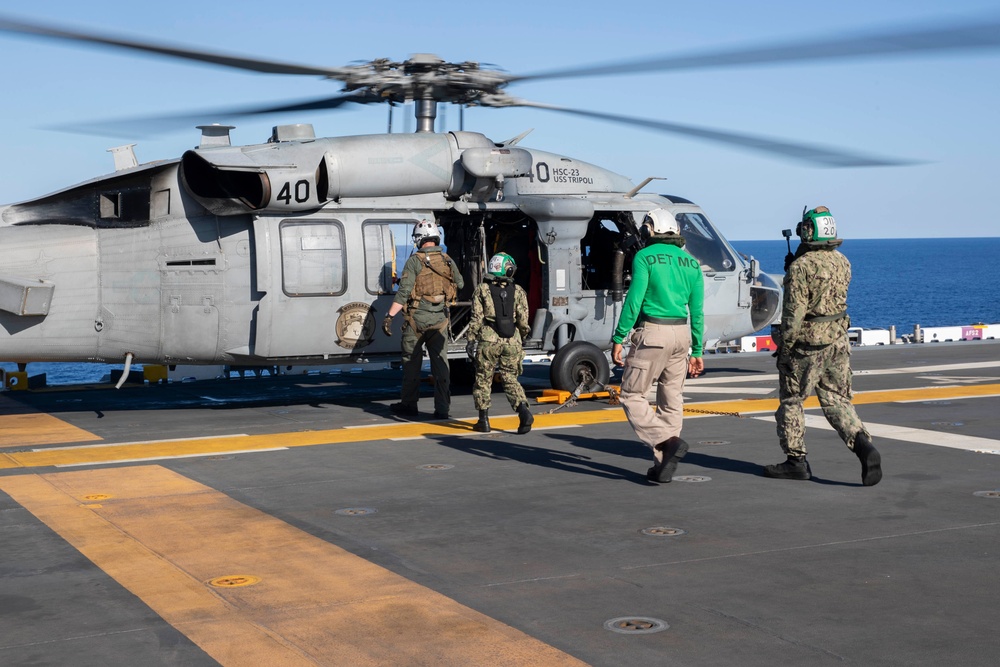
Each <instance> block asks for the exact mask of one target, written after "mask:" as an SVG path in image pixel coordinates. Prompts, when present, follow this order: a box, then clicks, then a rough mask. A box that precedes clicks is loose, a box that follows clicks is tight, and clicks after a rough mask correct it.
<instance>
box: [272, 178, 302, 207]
mask: <svg viewBox="0 0 1000 667" xmlns="http://www.w3.org/2000/svg"><path fill="white" fill-rule="evenodd" d="M275 199H277V200H278V201H283V202H285V205H286V206H288V205H290V204H291V203H292V184H291V183H289V182H287V181H286V182H285V184H284V185H282V186H281V190H279V191H278V196H277V197H275ZM295 201H296V202H297V203H299V204H302V203H304V202H307V201H309V181H306V180H302V181H297V182H296V183H295Z"/></svg>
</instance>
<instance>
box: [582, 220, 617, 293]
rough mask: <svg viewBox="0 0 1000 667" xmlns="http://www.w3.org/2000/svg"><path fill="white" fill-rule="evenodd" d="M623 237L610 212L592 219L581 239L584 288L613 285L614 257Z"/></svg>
mask: <svg viewBox="0 0 1000 667" xmlns="http://www.w3.org/2000/svg"><path fill="white" fill-rule="evenodd" d="M623 238H624V235H623V234H622V232H621V227H620V226H619V225H618V223H617V222H616V221H615V220H614V219H613V218H611V217H610V216H608V214H599V215H596V216H594V218H593V219H591V221H590V225H589V226H588V228H587V234H586V236H584V237H583V239H582V240H581V241H580V254H581V259H582V268H583V288H584V289H586V290H601V289H611V288H612V287H613V276H612V271H611V269H612V266H613V264H614V262H613V257H614V254H615V251H616V250H618V249H619V248H620V247H621V244H622V240H623Z"/></svg>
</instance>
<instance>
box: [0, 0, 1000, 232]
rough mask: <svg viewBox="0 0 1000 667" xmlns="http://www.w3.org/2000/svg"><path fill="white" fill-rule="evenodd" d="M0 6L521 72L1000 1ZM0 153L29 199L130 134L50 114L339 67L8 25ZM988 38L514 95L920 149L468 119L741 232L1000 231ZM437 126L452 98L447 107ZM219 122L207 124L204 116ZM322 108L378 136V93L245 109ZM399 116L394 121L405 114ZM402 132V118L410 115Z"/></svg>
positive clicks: (498, 114) (279, 90)
mask: <svg viewBox="0 0 1000 667" xmlns="http://www.w3.org/2000/svg"><path fill="white" fill-rule="evenodd" d="M0 14H3V15H4V16H5V17H7V18H20V19H24V20H27V21H46V22H54V23H58V24H62V25H66V26H71V27H77V28H80V29H87V30H92V31H102V32H107V33H112V34H118V35H122V36H128V37H130V38H133V39H150V40H156V41H161V42H168V43H174V44H178V45H184V46H189V47H193V48H203V49H211V50H217V51H224V52H231V53H235V54H243V55H253V56H256V57H260V58H268V59H274V60H281V61H286V62H294V63H302V64H311V65H326V66H338V65H344V64H348V63H350V62H352V61H358V60H370V59H374V58H379V57H386V58H391V59H396V60H402V59H405V58H406V57H408V56H409V55H410V54H412V53H419V52H427V53H435V54H437V55H439V56H441V57H442V58H444V59H446V60H452V61H464V60H478V61H480V62H483V63H494V64H496V65H499V66H501V67H503V68H504V69H506V70H507V71H509V72H513V73H518V74H528V73H533V72H538V71H542V70H547V69H552V68H565V67H571V66H574V65H587V64H591V63H599V62H605V61H618V60H626V59H630V58H639V57H643V56H651V55H658V54H689V53H698V52H705V51H715V50H722V49H727V48H731V47H738V46H751V45H756V44H773V43H778V42H784V41H790V40H799V39H803V38H807V37H809V36H811V35H815V36H816V37H817V38H823V37H832V36H838V35H845V34H852V33H856V32H859V31H866V30H877V29H879V28H892V27H898V26H901V25H902V26H913V25H926V24H928V23H933V22H934V21H944V22H949V21H955V20H959V19H968V18H970V17H982V16H987V17H990V18H992V19H993V20H996V19H998V18H1000V12H998V9H997V3H996V0H992V1H974V0H954V1H953V2H949V3H942V2H939V1H930V0H905V1H904V0H882V1H880V2H871V0H865V1H863V2H862V1H857V0H841V1H840V2H827V3H816V2H808V1H806V2H802V1H801V0H800V1H798V2H791V1H781V2H766V1H762V2H743V1H737V0H729V1H712V0H705V1H703V2H699V3H691V2H683V3H681V2H672V1H670V0H657V1H646V0H633V1H632V2H629V3H614V2H592V1H590V0H578V1H576V2H537V0H536V1H534V2H523V1H521V0H513V1H507V2H502V3H493V4H490V3H456V2H433V1H428V2H397V1H396V0H383V1H382V2H365V3H349V2H334V1H331V0H324V1H323V2H315V1H313V0H299V1H298V2H289V3H276V2H273V1H269V2H261V1H258V0H242V1H241V2H224V1H223V2H194V1H192V0H173V1H171V2H165V3H159V2H155V3H141V2H135V0H129V1H127V2H124V1H118V0H110V1H102V2H93V3H81V2H78V1H73V2H70V1H68V0H37V1H35V2H31V3H25V2H20V1H17V0H12V2H9V3H5V7H4V8H3V9H2V10H0ZM0 61H2V62H3V63H4V66H3V69H2V72H3V74H2V80H3V89H4V92H3V95H2V98H0V99H2V103H0V122H2V127H3V132H4V140H3V147H4V159H3V167H2V178H0V202H3V203H12V202H16V201H21V200H24V199H29V198H33V197H36V196H39V195H42V194H45V193H48V192H51V191H54V190H57V189H61V188H63V187H66V186H69V185H72V184H74V183H76V182H80V181H83V180H87V179H89V178H93V177H95V176H98V175H100V174H104V173H108V172H110V171H112V170H113V162H112V158H111V155H110V153H107V152H105V151H106V149H107V148H110V147H112V146H116V145H119V144H125V143H131V141H132V140H133V139H132V138H130V137H128V136H127V135H123V136H122V137H121V138H108V137H95V136H87V135H77V134H68V133H62V132H56V131H52V130H46V129H44V128H45V127H47V126H53V125H60V124H65V123H70V122H74V121H81V122H82V121H92V120H102V119H111V118H118V117H129V116H143V115H150V114H161V113H162V114H166V113H171V112H183V111H186V110H189V109H192V108H196V109H202V108H205V109H211V108H216V107H220V106H229V105H232V106H240V105H244V104H246V105H253V104H258V103H268V102H275V103H277V102H282V101H287V100H300V99H307V98H313V97H320V96H323V95H327V94H329V95H333V94H335V93H336V92H337V91H338V90H339V85H338V84H337V83H335V82H328V81H323V80H320V79H318V78H315V77H309V76H298V77H294V76H278V75H265V74H252V73H244V72H240V71H236V70H229V69H224V68H219V67H213V66H210V65H198V64H194V63H187V62H184V61H174V60H169V59H165V58H156V57H153V56H143V55H138V54H133V53H131V52H127V51H121V50H115V49H101V48H96V47H87V46H82V45H69V44H65V43H60V42H54V41H51V40H43V39H30V38H25V37H14V36H10V35H6V34H0ZM998 81H1000V50H997V51H993V52H971V53H964V52H958V53H950V54H946V55H917V56H908V57H895V58H881V59H865V60H843V61H836V62H824V63H811V62H805V63H798V64H793V65H767V66H752V67H740V68H727V69H711V70H697V71H691V72H684V73H668V74H645V75H633V76H616V77H600V78H597V77H595V78H586V79H568V80H565V81H539V82H534V83H525V84H523V85H517V84H514V85H512V86H511V87H510V88H509V89H508V90H509V92H510V93H511V94H513V95H515V96H518V97H523V98H527V99H530V100H533V101H537V102H544V103H550V104H556V105H562V106H568V107H576V108H586V109H592V110H596V111H603V112H605V113H614V114H622V115H631V116H639V117H648V118H654V119H659V120H665V121H673V122H678V123H685V124H690V125H699V126H705V127H709V128H715V129H722V130H729V131H737V132H744V133H750V134H756V135H763V136H770V137H777V138H782V139H787V140H792V141H799V142H807V143H818V144H824V145H829V146H832V147H839V148H844V149H850V150H854V151H859V152H865V153H870V154H874V155H878V156H885V157H894V158H904V159H913V160H922V161H926V164H921V165H917V166H909V167H894V168H868V169H860V168H853V169H821V168H814V167H808V166H803V165H801V164H799V163H795V162H788V161H783V160H779V159H776V158H771V157H766V156H762V155H758V154H753V153H745V152H741V151H739V150H736V149H731V148H727V147H724V146H719V145H716V144H711V143H704V142H700V141H696V140H692V139H684V138H679V137H676V136H672V135H665V134H658V133H654V132H649V131H643V130H639V129H637V128H630V127H625V126H619V125H612V124H608V123H602V122H599V121H594V120H587V119H583V118H575V117H570V116H563V115H559V114H553V113H551V112H545V111H539V110H532V109H499V110H498V109H471V110H467V111H466V129H469V130H476V131H480V132H483V133H485V134H486V135H487V136H490V137H491V138H493V139H494V140H503V139H507V138H510V137H512V136H515V135H517V134H520V133H521V132H523V131H524V130H527V129H530V128H534V132H532V134H531V135H530V136H529V137H528V138H527V139H526V140H525V141H524V142H523V143H524V145H527V146H530V147H536V148H540V149H545V150H550V151H553V152H556V153H561V154H564V155H568V156H571V157H574V158H577V159H580V160H585V161H588V162H592V163H595V164H599V165H601V166H603V167H606V168H609V169H611V170H613V171H617V172H619V173H621V174H624V175H626V176H628V177H630V178H631V179H633V181H635V182H638V181H640V180H641V179H643V178H644V177H646V176H665V177H667V178H668V181H667V182H666V183H665V184H661V185H659V186H652V187H651V188H649V189H651V190H652V191H657V192H663V193H672V194H679V195H681V196H684V197H687V198H689V199H692V200H694V201H696V202H698V203H699V204H701V205H702V206H703V207H704V208H705V210H706V211H707V212H708V214H709V216H710V217H711V218H712V219H713V220H714V221H715V222H716V223H717V224H718V225H719V226H720V227H721V229H722V230H723V232H724V233H725V234H726V235H727V236H728V237H729V238H730V239H733V240H740V239H767V238H773V239H777V240H780V239H781V235H780V230H781V229H782V228H785V227H789V226H793V225H794V222H795V221H796V220H797V219H798V217H799V215H800V213H801V211H802V207H803V205H809V206H810V207H811V206H816V205H820V204H825V205H827V206H829V207H830V208H831V209H832V211H833V213H834V215H835V216H836V217H837V219H838V222H839V226H840V230H841V235H842V236H845V237H853V238H885V237H910V236H919V237H935V236H938V237H952V236H961V237H968V236H1000V233H998V231H997V225H996V222H995V221H994V211H995V210H996V208H997V201H996V199H997V198H996V194H995V191H996V189H997V187H998V183H1000V178H998V176H1000V169H998V168H997V166H996V165H997V155H998V154H1000V131H998V125H1000V85H998V83H997V82H998ZM439 113H442V114H444V115H445V124H446V125H447V126H448V129H457V110H456V109H455V108H454V107H449V108H448V109H447V110H445V109H442V110H441V112H439ZM210 120H211V119H210ZM290 122H312V123H313V124H314V125H315V126H316V130H317V133H318V134H319V135H321V136H339V135H345V134H371V133H379V132H383V131H385V127H386V110H385V109H384V108H383V107H355V108H352V109H350V110H348V111H335V112H319V113H308V114H305V113H295V114H291V115H288V116H284V117H274V116H271V117H266V118H263V119H258V120H252V121H251V120H246V119H244V120H242V121H239V122H237V123H236V124H237V129H236V130H235V131H234V133H233V138H234V141H235V142H238V143H258V142H260V141H263V140H264V139H266V137H267V136H268V135H269V134H270V127H271V126H272V125H274V124H277V123H290ZM396 128H397V129H402V117H401V115H400V114H399V112H398V111H397V115H396ZM409 128H412V121H410V125H409ZM197 142H198V132H197V130H194V129H193V128H192V129H191V130H190V131H180V132H174V133H172V134H168V135H164V136H159V137H155V138H145V139H138V140H137V143H138V146H137V147H136V152H137V155H138V157H139V159H140V161H151V160H157V159H167V158H173V157H177V156H179V155H180V154H181V153H182V152H183V151H184V150H186V149H187V148H190V147H192V146H194V145H196V144H197Z"/></svg>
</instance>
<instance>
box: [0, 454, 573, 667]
mask: <svg viewBox="0 0 1000 667" xmlns="http://www.w3.org/2000/svg"><path fill="white" fill-rule="evenodd" d="M0 490H2V491H4V492H5V493H7V494H9V495H10V496H11V497H13V498H14V500H15V501H17V502H18V503H20V504H21V505H22V506H24V507H25V508H26V509H27V510H28V511H30V512H31V513H32V514H34V515H35V516H36V517H38V518H39V519H40V520H41V521H43V522H44V523H45V524H46V525H48V526H49V527H50V528H51V529H52V530H54V531H55V532H56V533H58V534H59V535H60V536H62V537H63V538H64V539H65V540H66V541H67V542H69V543H70V544H71V545H73V546H74V547H75V548H76V549H78V550H79V551H80V552H81V553H82V554H83V555H85V556H86V557H87V558H89V559H90V560H91V561H93V562H94V563H95V564H96V565H97V566H98V567H100V568H101V569H102V570H103V571H104V572H106V573H107V574H108V575H110V576H111V577H113V578H114V579H115V580H117V581H118V582H119V583H121V584H122V585H123V586H124V587H125V588H127V589H128V590H129V591H131V592H132V593H133V594H135V595H136V596H138V597H139V598H140V599H142V601H143V602H144V603H145V604H147V605H148V606H149V607H150V608H151V609H153V611H155V612H156V613H157V614H159V615H160V616H161V617H162V618H163V619H164V620H165V621H166V622H168V623H170V624H171V625H172V626H173V627H175V628H176V629H177V630H179V631H180V632H182V633H184V634H185V635H186V636H187V637H189V638H190V639H191V641H193V642H194V643H196V644H197V645H198V646H200V647H201V648H202V649H203V650H204V651H205V652H206V653H208V654H209V655H210V656H212V658H214V659H215V660H217V661H219V662H220V663H221V664H223V665H226V666H230V665H248V666H254V667H256V666H257V665H352V666H353V665H358V666H361V665H581V664H583V663H581V662H579V661H578V660H576V659H575V658H573V657H572V656H569V655H567V654H565V653H563V652H561V651H558V650H557V649H555V648H553V647H551V646H549V645H548V644H545V643H543V642H540V641H538V640H536V639H534V638H532V637H530V636H528V635H526V634H524V633H523V632H521V631H519V630H516V629H514V628H512V627H510V626H508V625H505V624H503V623H501V622H499V621H496V620H494V619H492V618H489V617H488V616H485V615H483V614H480V613H479V612H476V611H474V610H472V609H469V608H468V607H465V606H463V605H461V604H459V603H457V602H455V601H454V600H451V599H449V598H447V597H445V596H443V595H440V594H438V593H435V592H434V591H431V590H430V589H427V588H425V587H423V586H420V585H418V584H415V583H413V582H411V581H409V580H407V579H405V578H403V577H401V576H399V575H397V574H394V573H392V572H390V571H388V570H386V569H384V568H382V567H379V566H377V565H374V564H372V563H369V562H368V561H366V560H364V559H363V558H360V557H358V556H355V555H353V554H350V553H348V552H346V551H344V550H343V549H340V548H338V547H336V546H334V545H332V544H330V543H328V542H325V541H323V540H321V539H319V538H317V537H314V536H312V535H309V534H308V533H305V532H303V531H301V530H299V529H297V528H294V527H292V526H290V525H288V524H286V523H284V522H282V521H279V520H278V519H276V518H274V517H272V516H269V515H267V514H264V513H263V512H260V511H258V510H256V509H253V508H251V507H248V506H246V505H243V504H241V503H239V502H237V501H235V500H233V499H232V498H230V497H229V496H226V495H225V494H223V493H220V492H218V491H215V490H213V489H211V488H209V487H206V486H203V485H201V484H198V483H197V482H194V481H192V480H190V479H188V478H186V477H183V476H182V475H179V474H177V473H174V472H171V471H169V470H166V469H165V468H162V467H159V466H132V467H126V468H111V469H100V470H86V471H74V472H60V473H50V474H45V475H19V476H14V477H4V478H0ZM95 498H98V500H95ZM247 577H249V578H256V579H257V580H258V581H256V582H252V583H251V585H240V586H235V585H233V586H224V585H223V586H218V585H212V584H210V583H209V582H210V581H212V580H218V579H219V578H223V581H225V580H238V581H239V582H241V583H242V582H245V581H249V579H245V578H247ZM216 583H217V582H216Z"/></svg>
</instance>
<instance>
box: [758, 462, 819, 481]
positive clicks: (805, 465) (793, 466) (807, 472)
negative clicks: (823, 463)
mask: <svg viewBox="0 0 1000 667" xmlns="http://www.w3.org/2000/svg"><path fill="white" fill-rule="evenodd" d="M764 477H772V478H774V479H811V478H812V470H811V469H810V468H809V462H808V461H806V457H804V456H803V457H801V458H800V457H797V456H789V457H788V459H787V460H786V461H783V462H781V463H774V464H772V465H769V466H764Z"/></svg>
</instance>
